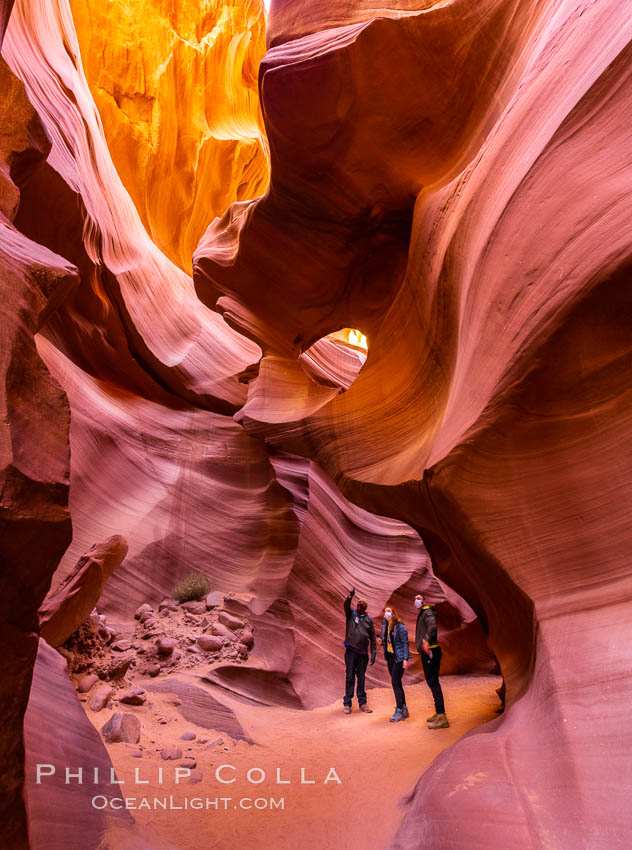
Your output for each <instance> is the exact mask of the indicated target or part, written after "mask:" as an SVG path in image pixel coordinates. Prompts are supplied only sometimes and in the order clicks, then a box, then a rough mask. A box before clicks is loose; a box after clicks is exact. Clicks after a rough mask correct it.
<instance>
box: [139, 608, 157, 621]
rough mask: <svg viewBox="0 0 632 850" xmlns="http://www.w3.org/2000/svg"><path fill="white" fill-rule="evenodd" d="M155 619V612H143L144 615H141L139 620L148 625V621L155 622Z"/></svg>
mask: <svg viewBox="0 0 632 850" xmlns="http://www.w3.org/2000/svg"><path fill="white" fill-rule="evenodd" d="M155 617H156V615H155V614H154V612H153V611H143V613H142V614H141V615H140V617H139V619H140V621H141V623H146V622H147V621H148V620H154V619H155Z"/></svg>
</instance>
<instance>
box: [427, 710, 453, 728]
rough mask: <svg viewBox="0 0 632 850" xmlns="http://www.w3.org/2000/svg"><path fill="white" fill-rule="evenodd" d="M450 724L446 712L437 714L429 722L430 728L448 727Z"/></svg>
mask: <svg viewBox="0 0 632 850" xmlns="http://www.w3.org/2000/svg"><path fill="white" fill-rule="evenodd" d="M449 725H450V724H449V723H448V718H447V717H446V716H445V714H437V716H436V717H435V719H434V720H433V721H432V723H429V724H428V729H446V728H447V727H448V726H449Z"/></svg>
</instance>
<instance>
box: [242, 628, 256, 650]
mask: <svg viewBox="0 0 632 850" xmlns="http://www.w3.org/2000/svg"><path fill="white" fill-rule="evenodd" d="M239 640H240V642H241V643H243V645H244V646H245V647H246V649H252V647H253V646H254V642H255V638H254V635H253V633H252V631H251V630H250V629H244V631H243V632H242V635H241V637H240V638H239Z"/></svg>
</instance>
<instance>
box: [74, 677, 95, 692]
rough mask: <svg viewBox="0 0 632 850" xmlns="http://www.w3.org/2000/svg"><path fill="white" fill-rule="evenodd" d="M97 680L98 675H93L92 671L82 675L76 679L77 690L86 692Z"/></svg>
mask: <svg viewBox="0 0 632 850" xmlns="http://www.w3.org/2000/svg"><path fill="white" fill-rule="evenodd" d="M98 681H99V677H98V676H95V674H94V673H90V674H89V675H88V676H82V677H81V678H80V679H78V680H77V690H78V691H79V693H80V694H85V693H87V692H88V691H89V690H90V688H91V687H92V686H93V685H96V683H97V682H98Z"/></svg>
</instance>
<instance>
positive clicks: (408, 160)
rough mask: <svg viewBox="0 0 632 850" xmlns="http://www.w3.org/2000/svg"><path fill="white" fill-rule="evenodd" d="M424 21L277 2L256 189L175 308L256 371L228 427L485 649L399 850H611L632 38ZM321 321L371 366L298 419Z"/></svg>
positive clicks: (548, 10)
mask: <svg viewBox="0 0 632 850" xmlns="http://www.w3.org/2000/svg"><path fill="white" fill-rule="evenodd" d="M421 6H422V4H419V6H416V4H413V3H410V4H409V3H407V4H401V5H398V6H397V8H391V9H390V11H388V12H384V10H377V9H376V8H375V6H374V4H372V3H363V2H356V3H353V2H352V3H347V4H344V7H339V6H338V7H336V8H335V9H334V8H333V4H332V5H331V7H328V6H321V5H319V6H318V8H317V9H316V8H315V7H314V5H313V4H308V3H303V2H284V3H281V2H279V3H278V4H276V5H275V4H273V6H272V10H271V16H270V26H269V32H268V37H269V44H270V49H269V51H268V53H267V54H266V56H265V57H264V60H263V62H262V66H261V71H260V91H261V98H262V108H263V113H264V118H265V122H266V129H267V132H268V136H269V144H270V151H271V165H272V175H271V186H270V190H269V192H268V193H267V194H266V196H265V197H264V198H262V199H259V200H257V201H255V202H253V203H251V204H250V205H248V206H247V207H245V206H244V205H233V207H232V208H231V209H230V210H229V211H228V212H227V213H226V214H225V215H224V216H223V217H222V218H221V219H218V220H216V221H215V222H213V223H212V224H211V226H210V227H209V229H208V230H207V232H206V234H205V236H204V238H203V239H202V241H201V243H200V245H199V247H198V250H197V252H196V255H195V264H194V276H195V282H196V288H197V291H198V294H199V295H200V297H201V299H202V300H203V301H205V303H207V304H209V305H213V304H214V305H216V306H217V308H218V309H220V310H224V312H225V314H226V315H227V316H229V317H230V321H231V324H232V325H233V326H235V327H239V328H241V329H242V331H243V332H244V333H245V334H246V335H248V336H250V337H251V338H252V339H253V340H255V341H256V342H257V344H258V345H260V346H261V348H262V350H263V351H264V355H265V356H264V358H263V360H262V363H261V366H260V369H259V373H258V376H257V377H256V378H254V380H253V381H252V382H251V383H250V386H249V394H248V400H247V403H246V405H245V406H244V407H243V408H242V410H241V411H240V413H239V414H238V415H237V417H236V419H237V421H240V422H242V424H243V425H244V427H245V428H246V430H247V431H248V432H249V433H250V434H252V435H254V436H257V437H259V438H261V439H264V440H265V441H266V442H267V444H268V445H270V446H274V447H276V448H279V449H283V450H285V451H291V452H293V453H295V454H299V455H305V456H309V457H310V458H312V460H315V461H317V463H318V464H319V466H320V467H321V468H322V469H323V470H324V471H325V473H327V474H328V475H329V476H331V477H332V478H333V479H334V480H335V482H336V483H337V484H338V486H339V487H340V488H341V490H342V492H343V493H344V494H345V495H346V496H347V497H348V498H349V499H350V500H351V501H352V502H355V503H357V504H359V505H361V506H362V507H363V508H365V509H367V510H369V511H371V512H374V513H377V514H382V515H389V516H394V517H397V518H399V519H400V520H403V521H405V522H407V523H409V524H410V526H412V527H413V528H415V529H416V530H417V531H418V532H419V533H420V534H421V536H422V538H423V540H424V542H425V544H426V546H427V547H428V549H429V551H430V554H431V556H432V562H433V567H434V569H435V572H436V573H437V574H438V576H439V578H440V579H441V580H443V581H445V582H446V583H447V584H448V585H450V587H452V588H453V589H455V590H456V591H458V592H459V593H460V594H461V595H462V596H463V597H464V598H465V599H467V601H468V603H469V604H470V605H471V606H472V608H473V609H474V611H476V613H477V614H478V616H479V618H480V621H481V622H482V623H483V625H484V627H485V628H486V629H488V630H489V636H490V637H489V641H490V645H491V646H492V648H493V650H494V652H495V653H496V655H497V657H498V659H499V662H500V666H501V669H502V672H503V674H504V677H505V681H506V686H507V703H508V706H509V710H508V712H507V713H506V715H505V717H503V718H502V719H500V720H499V721H497V722H496V724H495V728H494V727H491V728H490V727H489V726H488V727H486V729H485V734H482V733H479V734H476V733H474V734H471V735H470V736H468V737H467V739H466V740H464V741H463V742H461V743H459V744H458V745H457V746H455V747H453V748H451V749H450V750H448V751H446V752H445V753H444V754H443V755H442V756H441V758H440V759H438V760H437V762H436V763H435V765H433V767H432V768H431V769H430V770H429V771H428V772H427V773H426V774H425V775H424V776H423V777H422V778H421V779H420V781H419V784H418V786H417V789H416V791H415V793H414V794H413V795H412V797H411V799H410V800H409V801H408V811H407V815H406V817H405V819H404V822H403V824H402V827H401V830H400V832H399V834H398V837H397V839H396V840H395V846H397V847H401V848H407V847H411V846H417V843H418V842H419V841H420V840H421V841H422V842H423V843H424V844H425V845H426V846H437V847H439V846H450V847H464V848H465V847H472V846H491V847H507V846H509V845H510V844H515V843H517V844H518V845H520V846H524V847H540V846H546V845H547V844H551V845H559V846H582V845H583V844H584V843H587V842H588V843H592V844H593V845H594V846H604V847H605V846H612V845H613V844H614V845H616V846H625V845H626V843H627V841H626V836H627V837H628V838H629V829H630V822H629V817H628V816H627V814H625V804H624V799H625V796H626V795H627V794H628V793H629V791H630V787H631V785H632V769H631V767H630V765H631V764H632V762H631V761H630V744H629V740H628V737H627V736H626V735H625V733H624V734H623V738H622V737H621V733H622V728H623V727H624V726H625V720H624V718H625V717H626V713H627V711H628V709H627V706H628V705H629V700H630V692H631V689H632V682H631V678H630V672H629V663H628V662H629V653H628V652H627V649H626V645H625V634H626V633H627V631H629V627H630V607H629V598H630V578H629V555H628V552H629V543H630V529H629V520H628V517H629V515H630V507H631V500H630V490H629V483H628V482H629V479H630V463H629V461H630V453H629V451H628V449H627V446H628V445H629V440H630V431H631V427H632V417H631V413H630V411H631V409H632V408H631V406H630V402H631V396H630V378H631V374H630V372H631V369H630V367H631V358H630V334H629V328H630V318H631V316H632V304H631V296H630V285H629V284H630V270H631V262H630V259H631V258H630V254H631V248H632V208H631V201H630V193H629V185H630V176H631V162H630V159H631V157H630V145H629V133H628V130H627V123H628V122H627V110H628V104H629V100H630V97H631V96H632V81H631V80H630V72H629V67H630V58H631V56H632V53H631V48H630V45H629V43H630V37H631V36H632V22H631V19H630V16H629V14H628V13H627V11H626V10H625V9H624V8H623V6H622V4H620V3H618V2H610V0H603V2H598V3H576V2H565V0H558V2H520V3H518V2H486V3H476V4H472V3H469V2H459V0H453V2H449V3H440V4H435V5H430V4H424V8H421ZM290 293H291V295H290ZM341 326H349V327H354V328H359V329H361V330H362V331H364V332H365V333H366V334H367V335H368V339H369V352H368V358H367V360H366V363H365V365H364V367H363V368H362V371H361V372H360V374H359V375H358V377H357V378H356V380H355V382H354V383H353V384H352V385H351V386H350V387H349V388H348V389H347V390H346V392H344V393H342V394H335V395H332V396H331V397H330V398H327V397H326V393H325V391H324V390H323V391H322V392H321V397H320V399H316V398H315V392H314V389H313V386H312V385H313V378H312V376H309V375H308V376H306V377H303V376H300V375H299V373H298V372H297V370H296V369H295V367H294V366H293V364H295V363H296V359H297V358H299V360H300V358H301V357H302V356H304V355H303V354H302V352H304V351H305V349H306V347H310V346H313V343H314V342H315V340H317V339H319V338H321V337H323V336H324V335H326V334H329V333H331V332H332V331H335V330H336V329H337V328H339V327H341ZM303 371H305V370H303ZM289 374H291V375H292V376H293V377H292V380H291V381H289V380H288V377H287V376H288V375H289ZM301 380H302V381H303V386H302V387H301V385H300V382H301ZM283 382H285V386H286V387H287V392H285V393H284V407H283V409H282V410H281V412H280V406H279V405H275V404H270V403H269V401H267V400H268V399H270V398H271V397H274V394H275V391H276V389H277V388H278V387H279V385H280V384H281V383H283ZM580 646H581V647H584V648H585V651H584V650H582V649H580ZM468 777H469V778H468Z"/></svg>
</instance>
